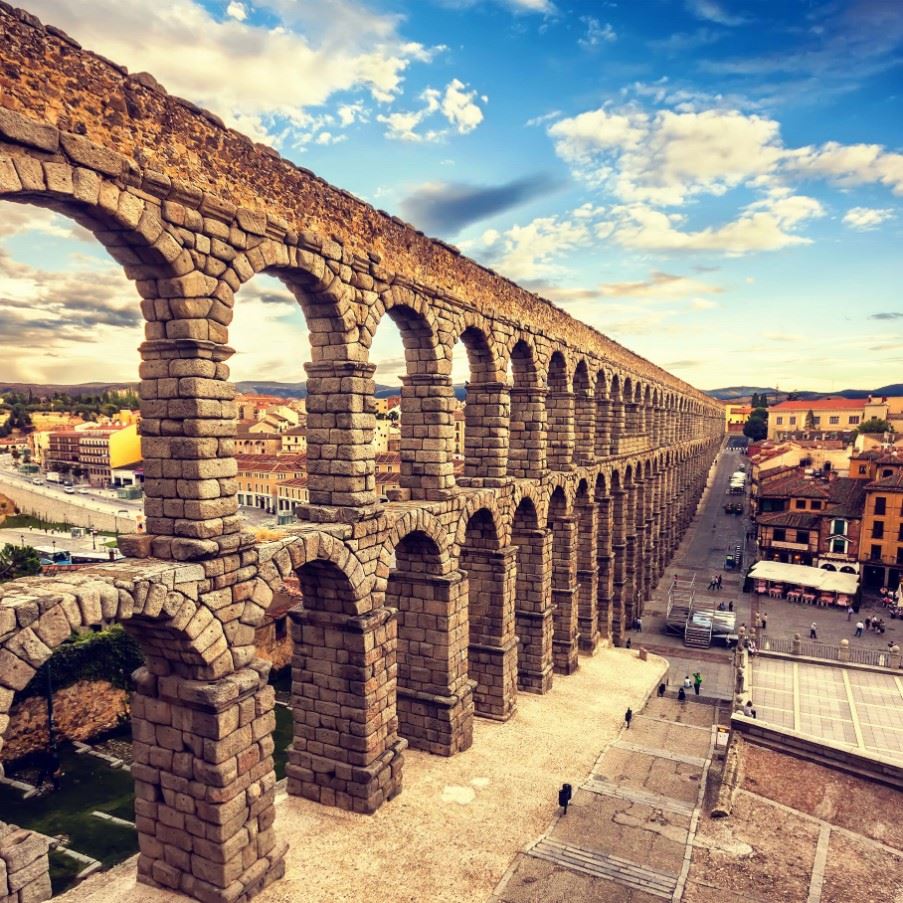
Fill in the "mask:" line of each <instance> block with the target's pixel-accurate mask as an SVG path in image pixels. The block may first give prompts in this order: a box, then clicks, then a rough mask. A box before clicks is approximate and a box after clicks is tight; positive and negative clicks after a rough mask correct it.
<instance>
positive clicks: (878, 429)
mask: <svg viewBox="0 0 903 903" xmlns="http://www.w3.org/2000/svg"><path fill="white" fill-rule="evenodd" d="M857 429H858V431H859V432H860V433H888V432H890V424H889V423H888V422H887V421H886V420H879V419H878V418H877V417H872V418H871V420H866V421H865V423H860V424H859V426H858V428H857Z"/></svg>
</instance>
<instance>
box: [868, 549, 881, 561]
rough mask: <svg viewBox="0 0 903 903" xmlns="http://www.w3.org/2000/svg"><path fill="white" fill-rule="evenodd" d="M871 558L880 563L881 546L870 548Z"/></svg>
mask: <svg viewBox="0 0 903 903" xmlns="http://www.w3.org/2000/svg"><path fill="white" fill-rule="evenodd" d="M869 558H870V559H871V560H872V561H880V560H881V546H871V547H870V548H869Z"/></svg>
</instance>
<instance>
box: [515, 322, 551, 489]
mask: <svg viewBox="0 0 903 903" xmlns="http://www.w3.org/2000/svg"><path fill="white" fill-rule="evenodd" d="M508 361H509V364H510V369H511V388H510V404H511V416H510V423H509V437H508V474H509V476H512V477H532V478H534V479H535V478H537V477H539V476H541V474H542V471H543V470H544V469H545V462H546V448H545V442H544V441H543V440H544V436H545V432H546V406H545V395H544V393H545V390H544V389H543V388H542V386H541V380H540V378H539V368H538V365H537V361H536V353H535V351H534V349H533V346H532V345H531V344H530V342H529V341H528V340H527V338H526V337H524V336H518V337H516V341H514V343H513V344H512V345H511V348H510V351H509V352H508Z"/></svg>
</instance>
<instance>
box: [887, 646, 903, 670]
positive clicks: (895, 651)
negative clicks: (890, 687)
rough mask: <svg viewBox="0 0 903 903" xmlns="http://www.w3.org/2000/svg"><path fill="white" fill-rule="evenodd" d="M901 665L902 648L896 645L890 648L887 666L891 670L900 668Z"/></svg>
mask: <svg viewBox="0 0 903 903" xmlns="http://www.w3.org/2000/svg"><path fill="white" fill-rule="evenodd" d="M900 664H901V662H900V647H899V646H897V645H896V644H894V645H893V646H891V647H890V654H889V655H888V656H887V666H888V667H889V668H899V667H900Z"/></svg>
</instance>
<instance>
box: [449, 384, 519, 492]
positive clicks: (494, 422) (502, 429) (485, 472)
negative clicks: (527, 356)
mask: <svg viewBox="0 0 903 903" xmlns="http://www.w3.org/2000/svg"><path fill="white" fill-rule="evenodd" d="M464 418H465V424H464V474H463V476H462V477H461V478H460V479H459V480H458V485H460V486H499V485H500V484H501V483H503V482H504V480H505V476H506V473H507V470H508V461H507V450H508V424H509V421H510V419H511V398H510V395H509V389H508V386H507V385H505V384H504V383H468V384H467V404H466V405H465V407H464Z"/></svg>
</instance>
